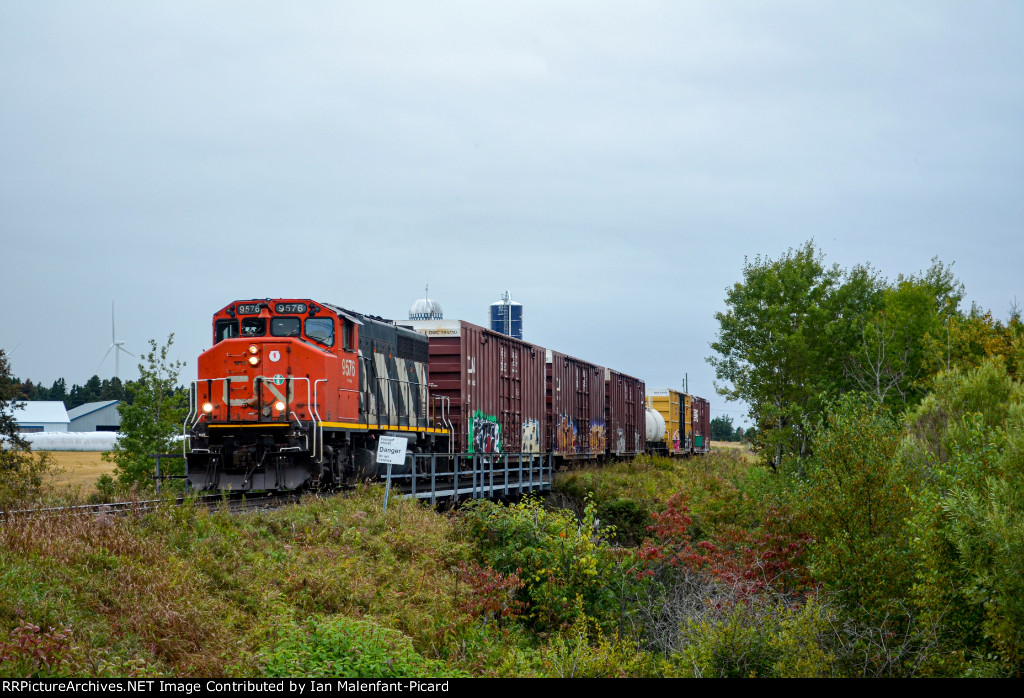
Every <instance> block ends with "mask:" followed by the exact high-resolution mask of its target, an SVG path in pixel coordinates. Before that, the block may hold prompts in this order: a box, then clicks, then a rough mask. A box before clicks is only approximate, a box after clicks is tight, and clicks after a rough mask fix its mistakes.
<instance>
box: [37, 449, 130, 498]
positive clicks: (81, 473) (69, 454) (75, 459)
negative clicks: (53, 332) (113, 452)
mask: <svg viewBox="0 0 1024 698" xmlns="http://www.w3.org/2000/svg"><path fill="white" fill-rule="evenodd" d="M50 455H51V456H52V457H53V462H54V463H56V465H57V467H58V469H59V470H60V472H58V473H57V477H56V480H55V482H56V484H57V486H58V487H69V488H75V487H77V488H80V489H81V490H82V492H85V493H88V492H92V491H94V490H95V485H96V478H98V477H99V476H100V475H102V474H104V473H110V472H113V470H114V464H113V463H107V462H106V461H104V460H103V459H102V457H101V456H102V455H103V454H102V453H101V452H99V451H50Z"/></svg>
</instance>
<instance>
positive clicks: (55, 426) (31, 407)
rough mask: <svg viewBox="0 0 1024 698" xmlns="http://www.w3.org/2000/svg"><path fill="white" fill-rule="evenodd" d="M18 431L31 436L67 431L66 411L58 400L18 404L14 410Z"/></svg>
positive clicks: (69, 421)
mask: <svg viewBox="0 0 1024 698" xmlns="http://www.w3.org/2000/svg"><path fill="white" fill-rule="evenodd" d="M14 421H16V422H17V423H18V431H20V432H21V433H23V434H31V433H33V432H39V431H67V430H68V426H69V425H70V424H71V419H70V418H69V417H68V411H67V410H66V409H64V403H63V402H61V401H60V400H34V401H32V402H19V403H18V408H17V409H15V410H14Z"/></svg>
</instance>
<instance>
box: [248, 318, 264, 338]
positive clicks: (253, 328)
mask: <svg viewBox="0 0 1024 698" xmlns="http://www.w3.org/2000/svg"><path fill="white" fill-rule="evenodd" d="M266 333H267V321H266V320H264V319H263V318H261V317H247V318H242V336H243V337H262V336H263V335H265V334H266Z"/></svg>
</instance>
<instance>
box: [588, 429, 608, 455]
mask: <svg viewBox="0 0 1024 698" xmlns="http://www.w3.org/2000/svg"><path fill="white" fill-rule="evenodd" d="M607 442H608V439H607V437H606V436H605V431H604V424H603V423H601V422H594V423H592V424H591V425H590V451H591V453H593V452H595V451H596V452H598V453H602V452H604V449H605V447H606V446H607Z"/></svg>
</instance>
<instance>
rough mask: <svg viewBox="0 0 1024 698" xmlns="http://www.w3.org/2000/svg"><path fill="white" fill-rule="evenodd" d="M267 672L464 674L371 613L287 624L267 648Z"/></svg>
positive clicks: (389, 676)
mask: <svg viewBox="0 0 1024 698" xmlns="http://www.w3.org/2000/svg"><path fill="white" fill-rule="evenodd" d="M262 664H263V671H264V673H265V676H267V677H270V678H282V677H292V676H294V677H329V678H348V679H369V678H378V679H396V678H430V677H439V676H464V675H465V674H463V673H462V672H458V671H453V670H451V669H449V668H448V667H446V666H445V665H444V663H443V662H438V661H436V660H430V659H426V658H425V657H423V656H421V655H420V654H419V653H417V652H416V650H414V649H413V646H412V640H410V639H409V637H408V636H406V635H404V634H403V633H401V632H399V631H397V630H391V629H388V628H384V627H382V626H380V625H378V624H377V623H375V622H374V621H372V620H370V619H356V618H347V617H345V616H333V617H315V618H313V619H312V620H310V621H309V622H308V623H305V624H302V625H298V624H295V623H291V624H289V625H287V626H286V627H285V628H284V630H283V632H282V633H281V635H280V637H279V638H278V640H277V642H276V643H275V644H274V646H273V647H272V648H271V649H270V650H269V651H267V652H266V653H265V655H264V658H263V661H262Z"/></svg>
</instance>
